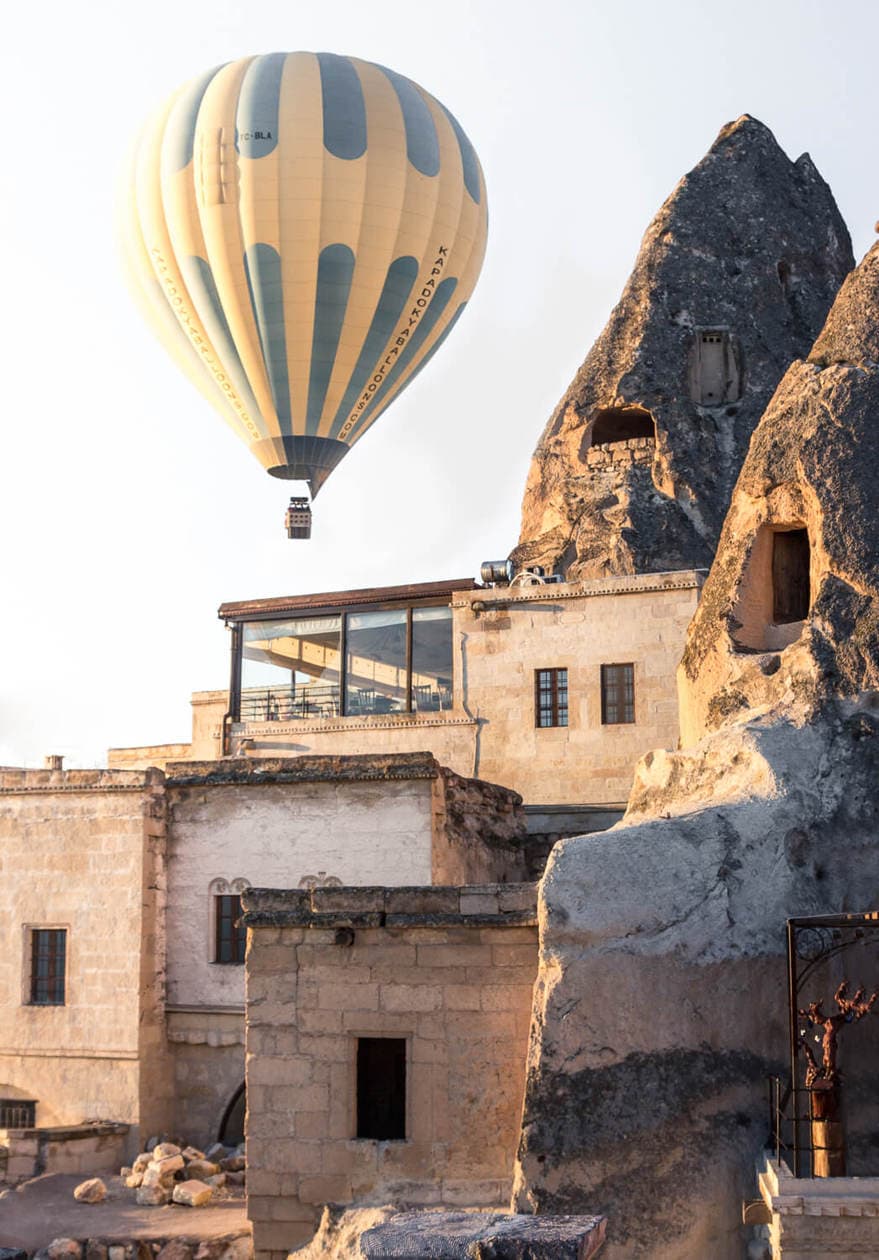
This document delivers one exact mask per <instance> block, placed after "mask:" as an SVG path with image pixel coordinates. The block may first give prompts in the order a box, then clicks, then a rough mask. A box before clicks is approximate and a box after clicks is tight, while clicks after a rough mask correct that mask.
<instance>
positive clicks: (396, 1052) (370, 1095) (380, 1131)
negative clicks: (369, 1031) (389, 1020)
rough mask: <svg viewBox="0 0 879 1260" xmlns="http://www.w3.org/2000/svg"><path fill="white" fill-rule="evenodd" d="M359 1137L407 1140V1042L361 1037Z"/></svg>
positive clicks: (393, 1038)
mask: <svg viewBox="0 0 879 1260" xmlns="http://www.w3.org/2000/svg"><path fill="white" fill-rule="evenodd" d="M357 1136H358V1137H359V1138H371V1139H372V1140H373V1141H377V1142H394V1141H397V1142H399V1141H402V1140H403V1139H404V1138H405V1137H406V1039H405V1037H358V1038H357Z"/></svg>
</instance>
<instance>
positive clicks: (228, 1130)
mask: <svg viewBox="0 0 879 1260" xmlns="http://www.w3.org/2000/svg"><path fill="white" fill-rule="evenodd" d="M246 1113H247V1087H246V1085H245V1084H244V1083H243V1082H242V1084H241V1085H239V1087H238V1089H236V1091H235V1093H234V1094H233V1095H232V1098H231V1101H230V1103H229V1106H228V1107H227V1108H226V1110H225V1111H224V1112H223V1119H222V1120H221V1121H220V1132H219V1133H218V1134H217V1141H218V1142H222V1143H223V1145H224V1146H238V1145H239V1144H240V1143H241V1142H243V1141H244V1117H245V1114H246Z"/></svg>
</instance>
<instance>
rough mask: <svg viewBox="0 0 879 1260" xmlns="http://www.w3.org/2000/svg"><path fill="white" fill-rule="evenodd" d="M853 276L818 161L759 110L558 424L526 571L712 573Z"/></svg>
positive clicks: (660, 229)
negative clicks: (732, 513) (782, 394)
mask: <svg viewBox="0 0 879 1260" xmlns="http://www.w3.org/2000/svg"><path fill="white" fill-rule="evenodd" d="M853 264H854V260H853V258H852V253H851V242H850V240H849V234H848V231H847V230H846V227H845V224H844V223H843V221H842V218H841V217H840V214H839V211H838V210H837V208H836V204H835V202H834V200H833V196H832V194H831V192H830V189H829V188H828V186H827V184H826V183H825V182H824V180H823V179H822V178H821V176H820V175H819V173H818V171H817V170H816V168H815V166H814V165H813V163H812V161H811V159H810V157H809V155H808V154H803V156H802V157H800V158H798V160H797V161H796V162H791V161H790V160H789V159H788V157H787V156H786V155H785V154H784V152H783V151H782V150H781V149H780V148H779V146H778V144H777V143H776V141H775V139H774V138H773V136H772V133H771V132H770V131H769V130H768V129H767V128H766V127H764V126H763V124H762V123H760V122H758V121H757V120H756V119H754V118H751V117H749V116H748V115H747V114H746V115H744V116H743V117H741V118H739V119H738V120H737V121H736V122H734V123H730V124H728V125H727V126H726V127H724V128H723V130H722V131H721V132H720V135H719V136H718V138H717V140H716V141H715V143H714V144H713V145H712V147H711V149H710V150H709V152H708V154H707V155H706V156H705V157H704V158H703V159H702V161H701V162H700V163H699V164H698V166H696V167H695V168H694V169H693V170H692V171H691V172H690V173H689V175H686V176H685V177H684V178H683V179H682V180H681V182H680V183H679V184H678V186H677V188H676V189H675V191H674V192H673V193H672V195H671V196H670V197H669V199H668V200H667V201H666V203H665V205H664V206H663V207H662V209H661V210H660V211H659V213H658V214H657V216H656V218H655V219H654V220H653V222H652V223H651V225H650V227H649V228H648V229H647V233H646V235H645V237H644V241H643V243H642V246H641V252H640V254H639V255H638V259H637V262H636V263H635V269H634V271H633V272H632V275H631V276H630V278H629V281H628V283H627V285H626V287H625V290H624V291H623V295H622V297H621V299H620V302H619V304H618V305H617V307H616V308H615V310H614V312H613V314H612V315H611V318H610V321H609V322H608V324H607V327H606V328H605V330H604V332H603V333H602V334H601V336H600V337H599V339H598V341H597V342H596V343H595V345H594V346H593V348H592V350H591V351H590V353H589V355H588V357H587V358H586V360H585V362H584V363H583V365H582V367H581V368H580V370H579V371H578V373H577V375H576V376H575V378H574V380H573V382H572V384H571V386H570V388H569V389H568V391H567V393H566V394H565V396H564V397H563V398H562V400H561V402H560V403H559V405H558V407H557V408H556V410H555V412H554V414H553V416H552V417H551V419H550V421H549V423H548V424H547V426H546V429H545V430H544V433H543V436H542V437H541V439H540V442H539V444H538V446H537V450H536V451H535V453H534V457H533V460H532V463H531V469H530V472H529V476H528V482H527V486H526V489H525V496H524V501H523V508H522V530H521V536H520V541H519V545H518V547H517V548H516V550H515V551H514V553H513V556H514V559H515V561H516V562H517V564H519V565H521V564H542V565H544V566H546V567H547V568H550V569H552V568H555V569H556V570H559V571H561V572H563V573H565V574H566V576H567V578H568V580H570V581H576V580H579V579H582V578H592V577H605V576H607V575H609V574H622V573H633V572H635V573H640V572H661V571H663V570H668V569H684V568H707V567H708V565H709V564H710V563H711V559H712V557H713V555H714V551H715V548H716V546H717V539H718V535H719V533H720V527H721V524H722V522H723V518H724V514H725V512H726V508H727V505H728V503H729V498H730V492H731V490H732V487H733V484H734V482H735V479H736V476H737V475H738V472H739V469H740V467H741V464H742V460H743V459H744V456H745V452H746V451H747V448H748V442H749V440H750V437H751V433H752V431H753V429H754V427H755V425H756V423H757V421H758V420H759V418H760V415H761V413H762V411H763V409H764V408H765V406H766V404H767V402H768V401H769V398H770V396H771V395H772V392H773V390H774V389H775V387H776V386H777V384H778V382H779V380H780V379H781V376H782V374H783V373H784V371H785V370H786V368H787V367H788V365H789V364H790V362H791V361H792V360H793V359H795V358H797V357H798V356H801V355H804V354H805V353H806V352H807V351H808V349H809V347H810V346H811V344H812V342H813V341H814V339H815V337H816V335H817V333H818V331H819V329H820V327H821V325H822V323H823V321H824V319H825V317H826V315H827V311H828V308H829V307H830V304H831V302H832V301H833V298H834V296H835V294H836V292H837V290H838V288H839V286H840V284H841V283H842V280H843V278H844V277H845V275H846V273H847V272H848V271H849V270H850V269H851V267H852V266H853Z"/></svg>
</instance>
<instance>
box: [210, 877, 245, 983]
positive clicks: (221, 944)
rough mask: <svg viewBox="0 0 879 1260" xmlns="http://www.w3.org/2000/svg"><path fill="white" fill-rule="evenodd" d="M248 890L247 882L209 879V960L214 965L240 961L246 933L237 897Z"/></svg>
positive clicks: (239, 962) (242, 958)
mask: <svg viewBox="0 0 879 1260" xmlns="http://www.w3.org/2000/svg"><path fill="white" fill-rule="evenodd" d="M249 887H250V881H249V880H247V879H231V880H228V879H219V878H218V879H212V880H211V882H210V887H209V890H208V892H209V896H210V945H209V950H210V952H209V958H210V961H211V962H214V963H232V964H237V965H240V964H242V963H243V962H244V949H245V945H246V932H245V930H244V925H243V924H242V922H241V915H242V908H241V894H242V893H243V892H245V891H246V889H248V888H249Z"/></svg>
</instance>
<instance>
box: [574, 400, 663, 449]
mask: <svg viewBox="0 0 879 1260" xmlns="http://www.w3.org/2000/svg"><path fill="white" fill-rule="evenodd" d="M632 438H652V439H653V440H654V441H655V439H656V424H655V423H654V420H653V416H651V414H650V412H649V411H648V410H647V409H646V407H605V408H604V409H603V410H602V411H599V412H598V413H597V414H596V416H595V419H594V420H593V421H592V433H591V440H590V446H609V445H612V444H613V443H615V442H628V441H630V440H631V439H632Z"/></svg>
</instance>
